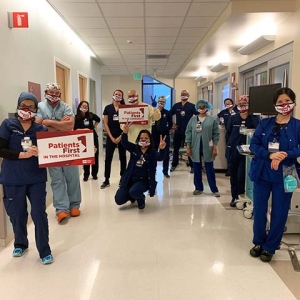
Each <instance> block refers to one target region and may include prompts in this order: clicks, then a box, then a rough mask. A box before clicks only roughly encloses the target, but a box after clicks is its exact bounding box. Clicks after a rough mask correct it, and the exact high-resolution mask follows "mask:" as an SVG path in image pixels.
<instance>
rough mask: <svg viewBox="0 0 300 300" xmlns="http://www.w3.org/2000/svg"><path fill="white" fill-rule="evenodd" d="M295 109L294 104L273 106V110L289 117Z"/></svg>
mask: <svg viewBox="0 0 300 300" xmlns="http://www.w3.org/2000/svg"><path fill="white" fill-rule="evenodd" d="M294 107H295V103H285V104H282V105H275V109H276V111H277V112H278V113H280V114H281V115H283V116H286V115H289V114H290V113H291V112H292V111H293V110H294Z"/></svg>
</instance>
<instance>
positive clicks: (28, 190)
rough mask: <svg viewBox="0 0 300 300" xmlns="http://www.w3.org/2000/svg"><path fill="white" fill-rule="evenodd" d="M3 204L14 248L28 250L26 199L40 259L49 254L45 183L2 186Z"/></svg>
mask: <svg viewBox="0 0 300 300" xmlns="http://www.w3.org/2000/svg"><path fill="white" fill-rule="evenodd" d="M3 193H4V197H3V202H4V206H5V209H6V212H7V215H8V216H9V218H10V221H11V223H12V227H13V231H14V235H15V242H14V247H15V248H22V249H24V250H25V249H27V248H28V238H27V221H28V212H27V199H26V196H27V197H28V199H29V201H30V204H31V217H32V221H33V223H34V225H35V241H36V247H37V249H38V252H39V255H40V258H43V257H46V256H48V255H50V254H51V250H50V246H49V228H48V217H47V213H46V194H47V193H46V183H45V182H41V183H36V184H28V185H18V186H15V185H3Z"/></svg>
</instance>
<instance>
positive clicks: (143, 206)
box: [138, 203, 146, 209]
mask: <svg viewBox="0 0 300 300" xmlns="http://www.w3.org/2000/svg"><path fill="white" fill-rule="evenodd" d="M145 206H146V205H145V203H144V204H142V205H138V209H144V208H145Z"/></svg>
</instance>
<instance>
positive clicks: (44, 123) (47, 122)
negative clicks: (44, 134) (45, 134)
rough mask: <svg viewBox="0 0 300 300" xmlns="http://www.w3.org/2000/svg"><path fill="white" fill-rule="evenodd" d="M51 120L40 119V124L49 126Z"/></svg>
mask: <svg viewBox="0 0 300 300" xmlns="http://www.w3.org/2000/svg"><path fill="white" fill-rule="evenodd" d="M51 123H52V120H49V119H45V120H43V121H42V124H43V125H44V126H46V127H51Z"/></svg>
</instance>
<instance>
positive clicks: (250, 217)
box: [243, 210, 253, 219]
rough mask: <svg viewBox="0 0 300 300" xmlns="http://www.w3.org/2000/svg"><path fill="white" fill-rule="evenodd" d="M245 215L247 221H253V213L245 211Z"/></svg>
mask: <svg viewBox="0 0 300 300" xmlns="http://www.w3.org/2000/svg"><path fill="white" fill-rule="evenodd" d="M243 215H244V217H245V218H246V219H252V217H253V211H250V210H244V211H243Z"/></svg>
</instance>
